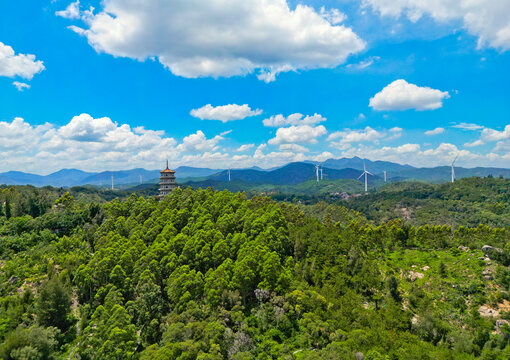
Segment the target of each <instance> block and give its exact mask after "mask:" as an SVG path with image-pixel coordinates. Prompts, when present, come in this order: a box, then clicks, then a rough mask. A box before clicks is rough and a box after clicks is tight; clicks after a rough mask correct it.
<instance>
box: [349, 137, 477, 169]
mask: <svg viewBox="0 0 510 360" xmlns="http://www.w3.org/2000/svg"><path fill="white" fill-rule="evenodd" d="M457 155H458V156H459V161H465V162H469V163H470V164H480V165H484V166H486V165H487V163H486V159H485V156H483V155H480V154H475V153H472V152H470V151H468V150H462V149H459V148H458V147H457V146H456V145H453V144H449V143H441V144H440V145H439V146H437V147H436V148H428V149H422V148H421V146H420V145H419V144H411V143H409V144H402V145H399V146H395V147H391V146H384V147H382V148H376V147H373V146H366V145H364V144H361V145H359V146H357V147H351V148H349V149H347V150H346V151H344V152H343V153H342V156H347V157H353V156H359V157H364V158H367V159H372V160H385V161H392V162H397V163H400V164H410V165H413V166H416V167H428V166H439V165H444V164H450V163H451V162H452V160H453V159H454V158H455V157H456V156H457ZM369 170H370V169H369Z"/></svg>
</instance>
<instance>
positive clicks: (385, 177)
mask: <svg viewBox="0 0 510 360" xmlns="http://www.w3.org/2000/svg"><path fill="white" fill-rule="evenodd" d="M384 182H386V170H384Z"/></svg>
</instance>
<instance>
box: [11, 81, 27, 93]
mask: <svg viewBox="0 0 510 360" xmlns="http://www.w3.org/2000/svg"><path fill="white" fill-rule="evenodd" d="M12 85H14V86H16V89H18V91H23V90H25V89H30V85H28V84H26V83H23V82H19V81H14V82H13V83H12Z"/></svg>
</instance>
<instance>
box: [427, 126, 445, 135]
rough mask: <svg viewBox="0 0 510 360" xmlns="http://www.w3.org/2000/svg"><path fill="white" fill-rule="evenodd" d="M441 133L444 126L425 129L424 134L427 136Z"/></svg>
mask: <svg viewBox="0 0 510 360" xmlns="http://www.w3.org/2000/svg"><path fill="white" fill-rule="evenodd" d="M442 133H444V128H442V127H437V128H435V129H433V130H428V131H425V135H427V136H434V135H439V134H442Z"/></svg>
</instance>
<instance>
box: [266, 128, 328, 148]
mask: <svg viewBox="0 0 510 360" xmlns="http://www.w3.org/2000/svg"><path fill="white" fill-rule="evenodd" d="M326 134H327V131H326V128H325V127H324V126H323V125H319V126H316V127H312V126H309V125H301V126H291V127H288V128H279V129H278V130H276V137H274V138H273V139H270V140H269V141H268V143H269V144H270V145H281V144H303V143H310V144H314V143H316V142H317V138H318V137H320V136H323V135H326Z"/></svg>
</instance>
